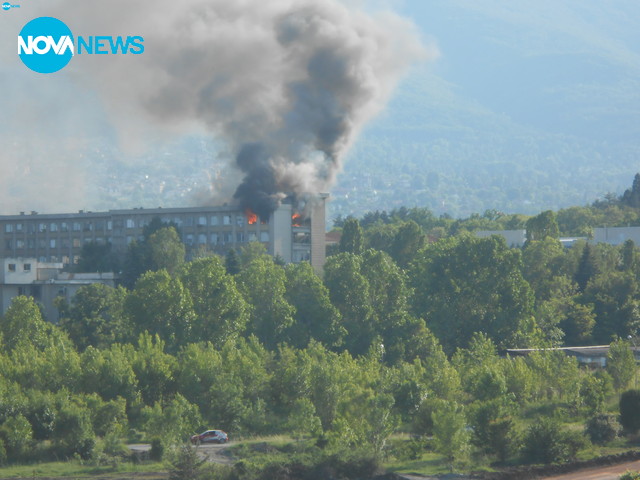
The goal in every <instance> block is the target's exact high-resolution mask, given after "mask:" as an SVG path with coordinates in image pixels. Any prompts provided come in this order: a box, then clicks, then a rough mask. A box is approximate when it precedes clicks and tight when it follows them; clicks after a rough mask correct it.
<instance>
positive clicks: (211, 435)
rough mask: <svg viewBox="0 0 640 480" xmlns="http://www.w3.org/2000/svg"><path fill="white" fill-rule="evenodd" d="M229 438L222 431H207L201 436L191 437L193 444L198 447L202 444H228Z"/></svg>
mask: <svg viewBox="0 0 640 480" xmlns="http://www.w3.org/2000/svg"><path fill="white" fill-rule="evenodd" d="M228 441H229V436H228V435H227V434H226V432H223V431H222V430H207V431H206V432H202V433H201V434H199V435H193V436H192V437H191V443H193V444H194V445H198V444H200V443H227V442H228Z"/></svg>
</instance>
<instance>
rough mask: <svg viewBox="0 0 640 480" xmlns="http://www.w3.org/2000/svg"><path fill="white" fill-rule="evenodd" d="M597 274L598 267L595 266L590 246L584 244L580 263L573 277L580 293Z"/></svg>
mask: <svg viewBox="0 0 640 480" xmlns="http://www.w3.org/2000/svg"><path fill="white" fill-rule="evenodd" d="M597 273H598V266H597V265H596V261H595V258H594V255H593V253H592V250H591V246H590V245H589V244H588V243H585V245H584V248H583V250H582V256H581V257H580V263H578V269H577V270H576V272H575V274H574V276H573V278H574V280H575V282H576V283H577V284H578V288H579V289H580V291H581V292H582V291H584V290H585V288H587V284H588V283H589V281H590V280H591V279H592V278H593V277H595V276H596V274H597Z"/></svg>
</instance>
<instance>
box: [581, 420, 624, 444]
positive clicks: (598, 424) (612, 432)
mask: <svg viewBox="0 0 640 480" xmlns="http://www.w3.org/2000/svg"><path fill="white" fill-rule="evenodd" d="M621 430H622V429H621V427H620V424H619V423H618V420H617V419H616V417H615V415H610V414H606V413H601V414H598V415H594V416H593V417H591V418H590V419H589V420H588V421H587V424H586V425H585V433H586V434H587V435H588V436H589V438H590V439H591V441H592V442H593V443H595V444H597V445H603V444H605V443H607V442H610V441H612V440H614V439H615V438H616V437H617V436H618V435H619V434H620V431H621Z"/></svg>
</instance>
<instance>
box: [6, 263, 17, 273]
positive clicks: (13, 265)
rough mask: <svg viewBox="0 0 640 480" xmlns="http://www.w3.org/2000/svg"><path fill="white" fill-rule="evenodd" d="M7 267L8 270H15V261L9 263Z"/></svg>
mask: <svg viewBox="0 0 640 480" xmlns="http://www.w3.org/2000/svg"><path fill="white" fill-rule="evenodd" d="M7 269H8V270H9V271H10V272H15V271H16V264H15V263H10V264H9V265H8V266H7Z"/></svg>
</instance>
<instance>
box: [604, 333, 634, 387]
mask: <svg viewBox="0 0 640 480" xmlns="http://www.w3.org/2000/svg"><path fill="white" fill-rule="evenodd" d="M636 368H637V367H636V359H635V357H634V356H633V352H632V351H631V345H630V343H629V342H628V341H627V340H623V339H621V338H619V339H617V340H614V341H613V342H611V345H609V353H608V354H607V372H609V374H610V375H611V377H612V378H613V386H614V388H615V389H616V391H618V392H619V391H621V390H623V389H625V388H627V386H628V385H629V382H631V380H632V379H633V376H634V374H635V371H636Z"/></svg>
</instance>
